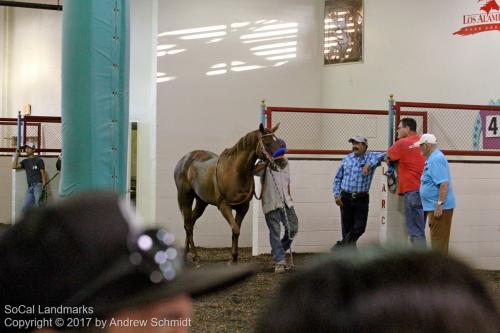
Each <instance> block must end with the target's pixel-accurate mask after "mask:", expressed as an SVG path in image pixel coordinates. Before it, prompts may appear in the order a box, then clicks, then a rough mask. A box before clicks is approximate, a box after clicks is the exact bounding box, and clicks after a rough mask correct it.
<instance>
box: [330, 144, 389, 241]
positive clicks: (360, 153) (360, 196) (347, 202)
mask: <svg viewBox="0 0 500 333" xmlns="http://www.w3.org/2000/svg"><path fill="white" fill-rule="evenodd" d="M349 142H350V143H352V151H353V152H352V153H351V154H349V155H347V156H346V157H345V158H344V159H343V160H342V162H340V166H339V168H338V170H337V174H336V175H335V178H334V181H333V194H334V196H335V203H336V204H337V205H338V206H340V214H341V224H342V240H341V241H338V242H337V243H336V244H335V245H334V246H333V247H332V250H335V249H336V248H340V247H343V246H348V245H351V246H354V247H356V241H357V240H358V238H359V237H361V235H362V234H363V233H364V232H365V229H366V223H367V220H368V204H369V201H370V197H369V194H368V192H369V191H370V185H371V183H372V179H373V174H374V172H375V168H376V167H377V166H379V165H380V162H382V160H383V159H384V157H385V152H367V151H366V150H367V149H368V140H367V139H366V138H365V137H363V136H354V137H352V138H350V139H349Z"/></svg>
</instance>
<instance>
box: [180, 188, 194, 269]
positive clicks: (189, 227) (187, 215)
mask: <svg viewBox="0 0 500 333" xmlns="http://www.w3.org/2000/svg"><path fill="white" fill-rule="evenodd" d="M193 200H194V195H193V194H192V193H190V192H187V191H186V192H184V191H179V192H178V194H177V201H178V202H179V208H180V209H181V213H182V217H183V218H184V230H185V231H186V243H185V249H184V257H185V259H187V257H188V253H189V250H190V248H189V245H190V244H192V248H193V252H194V251H195V249H194V242H193V241H192V238H193V222H192V221H193V218H192V217H193V212H192V207H193Z"/></svg>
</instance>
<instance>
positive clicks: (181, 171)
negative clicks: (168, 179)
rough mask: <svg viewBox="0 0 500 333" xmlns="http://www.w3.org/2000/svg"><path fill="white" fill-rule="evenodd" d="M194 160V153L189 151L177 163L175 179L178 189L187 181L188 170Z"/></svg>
mask: <svg viewBox="0 0 500 333" xmlns="http://www.w3.org/2000/svg"><path fill="white" fill-rule="evenodd" d="M193 160H194V159H193V155H192V153H189V154H186V155H184V156H183V157H182V158H181V159H180V160H179V162H177V164H176V165H175V171H174V180H175V186H176V187H177V190H178V191H179V190H180V189H181V188H182V186H183V185H185V184H186V183H187V172H188V170H189V166H190V165H191V164H192V163H193Z"/></svg>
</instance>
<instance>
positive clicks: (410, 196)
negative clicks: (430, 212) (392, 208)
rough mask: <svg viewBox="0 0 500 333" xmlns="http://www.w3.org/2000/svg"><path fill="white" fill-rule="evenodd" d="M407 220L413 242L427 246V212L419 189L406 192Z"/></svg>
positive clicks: (420, 245) (416, 244) (417, 245)
mask: <svg viewBox="0 0 500 333" xmlns="http://www.w3.org/2000/svg"><path fill="white" fill-rule="evenodd" d="M405 220H406V227H407V229H408V235H409V236H410V241H411V244H412V245H413V246H414V247H423V248H425V247H426V241H425V214H424V210H423V208H422V200H421V199H420V193H419V191H413V192H406V193H405Z"/></svg>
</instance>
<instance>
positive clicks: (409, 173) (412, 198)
mask: <svg viewBox="0 0 500 333" xmlns="http://www.w3.org/2000/svg"><path fill="white" fill-rule="evenodd" d="M397 130H398V137H399V140H398V141H396V143H394V144H393V145H392V146H390V147H389V149H388V151H387V155H388V156H389V158H390V159H391V161H397V162H398V192H399V195H404V202H405V220H406V227H407V230H408V235H409V237H410V241H411V243H412V245H413V246H415V247H426V240H425V215H424V211H423V208H422V201H421V200H420V193H419V189H420V177H421V176H422V171H423V169H424V164H425V158H424V157H423V156H422V155H421V154H420V151H419V149H417V148H414V147H413V144H414V143H415V142H417V141H418V140H419V139H420V136H419V135H417V132H416V131H417V122H416V121H415V119H412V118H403V119H401V121H400V122H399V124H398V129H397Z"/></svg>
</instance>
